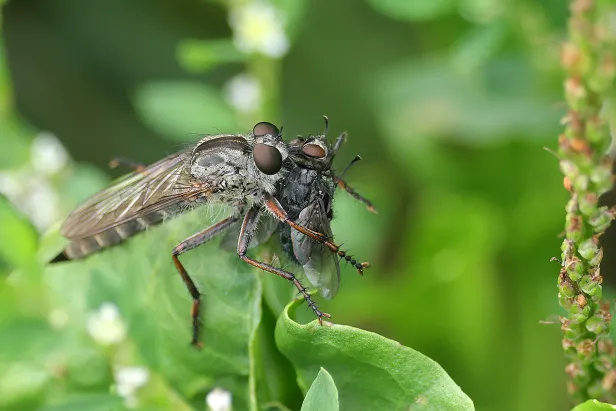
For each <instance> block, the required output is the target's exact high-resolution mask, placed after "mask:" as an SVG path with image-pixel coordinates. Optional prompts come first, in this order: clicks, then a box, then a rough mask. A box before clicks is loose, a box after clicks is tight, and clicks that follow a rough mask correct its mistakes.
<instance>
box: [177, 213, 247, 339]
mask: <svg viewBox="0 0 616 411" xmlns="http://www.w3.org/2000/svg"><path fill="white" fill-rule="evenodd" d="M236 221H237V217H235V216H231V217H227V218H225V219H224V220H222V221H220V222H219V223H216V224H214V225H213V226H211V227H208V228H206V229H205V230H203V231H199V232H198V233H197V234H194V235H192V236H191V237H188V238H187V239H186V240H184V241H182V242H181V243H180V244H178V245H177V246H176V247H175V248H174V249H173V254H172V258H173V263H174V264H175V268H177V270H178V273H180V276H181V277H182V281H184V284H186V288H187V289H188V292H189V293H190V296H191V297H192V300H193V302H192V309H191V310H190V315H191V316H192V340H191V342H190V343H191V344H192V345H193V346H195V347H200V343H199V326H200V320H199V311H200V308H201V294H199V290H198V289H197V286H195V283H194V282H193V280H192V278H190V276H189V275H188V273H187V272H186V269H185V268H184V266H183V265H182V263H181V262H180V260H179V258H178V257H179V256H180V255H181V254H184V253H185V252H186V251H189V250H192V249H193V248H195V247H198V246H200V245H201V244H204V243H206V242H207V241H209V240H211V239H212V238H214V237H216V236H217V235H218V234H220V233H222V232H223V231H224V230H226V229H227V228H229V227H231V226H232V225H233V223H235V222H236Z"/></svg>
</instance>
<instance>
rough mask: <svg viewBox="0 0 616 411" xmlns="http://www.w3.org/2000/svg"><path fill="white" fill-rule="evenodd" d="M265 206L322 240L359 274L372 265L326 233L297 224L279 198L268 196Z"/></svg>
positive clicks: (282, 218) (277, 216) (314, 238)
mask: <svg viewBox="0 0 616 411" xmlns="http://www.w3.org/2000/svg"><path fill="white" fill-rule="evenodd" d="M265 207H266V208H267V209H268V210H269V211H270V212H271V213H272V214H274V216H276V218H278V219H279V220H280V221H281V222H283V223H284V224H287V225H288V226H290V227H291V228H293V229H295V230H297V231H299V232H300V233H302V234H304V235H305V236H308V237H310V238H312V239H313V240H315V241H318V242H320V243H321V244H323V245H325V246H326V247H327V248H329V249H330V250H331V251H332V252H333V253H335V254H337V255H338V256H339V257H341V258H344V259H345V260H346V261H348V262H349V263H351V265H353V267H355V269H356V270H357V272H358V273H359V274H361V275H363V274H364V268H368V267H370V263H367V262H364V263H360V262H359V261H357V260H356V259H354V258H353V256H351V255H349V254H347V252H346V251H344V250H341V249H340V246H339V245H337V244H335V243H334V242H332V241H331V239H330V238H328V237H327V236H326V235H325V234H323V233H317V232H315V231H313V230H311V229H309V228H306V227H303V226H301V225H299V224H297V223H296V222H295V221H292V220H291V219H290V218H289V216H288V215H287V212H286V211H285V210H284V209H283V208H282V206H281V205H280V203H279V202H278V200H276V198H274V197H272V196H269V197H267V199H266V200H265Z"/></svg>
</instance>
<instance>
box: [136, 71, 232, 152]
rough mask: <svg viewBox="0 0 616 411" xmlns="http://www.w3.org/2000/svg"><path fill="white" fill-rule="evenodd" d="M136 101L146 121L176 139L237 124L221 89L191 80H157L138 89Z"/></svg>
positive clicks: (213, 131)
mask: <svg viewBox="0 0 616 411" xmlns="http://www.w3.org/2000/svg"><path fill="white" fill-rule="evenodd" d="M133 100H134V104H135V107H136V109H137V112H138V113H139V114H140V115H141V117H142V118H143V121H144V122H145V123H146V124H148V125H149V126H151V127H152V128H153V129H155V130H156V131H159V132H161V133H163V134H164V135H166V136H168V137H169V138H171V139H173V140H189V139H192V140H194V139H195V138H196V137H195V135H199V134H217V133H219V132H220V131H219V130H225V132H228V131H229V130H233V129H234V128H236V122H235V115H234V113H233V110H232V109H231V108H230V107H229V105H228V104H227V103H226V102H225V101H224V100H223V98H222V95H221V92H220V90H218V89H216V88H214V87H211V86H206V85H205V84H202V83H198V82H191V81H168V82H155V83H149V84H146V85H143V86H141V87H139V88H138V89H137V92H136V93H135V96H134V99H133Z"/></svg>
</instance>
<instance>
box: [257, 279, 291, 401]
mask: <svg viewBox="0 0 616 411" xmlns="http://www.w3.org/2000/svg"><path fill="white" fill-rule="evenodd" d="M266 274H269V273H266ZM270 276H271V277H275V276H273V275H271V274H270ZM275 279H276V278H275ZM278 280H280V279H278ZM280 282H283V283H286V281H280ZM266 287H267V285H265V284H264V291H265V288H266ZM288 302H289V300H288V299H287V303H288ZM276 318H277V317H274V316H273V315H272V313H271V312H270V310H269V309H268V308H267V307H264V310H263V315H262V317H261V323H260V324H259V328H258V330H257V335H256V337H255V339H254V341H253V344H252V347H251V351H252V353H253V355H252V361H253V363H252V364H253V367H254V372H252V373H251V377H253V381H254V384H255V385H256V393H257V399H258V404H259V406H260V407H261V408H263V407H264V406H266V405H267V404H270V405H269V406H268V407H266V408H268V409H271V408H274V405H272V404H274V403H276V404H279V405H280V406H283V405H284V406H285V408H287V407H288V408H290V409H294V410H296V409H298V408H299V405H300V404H301V400H302V393H301V391H300V390H299V387H298V386H297V381H296V379H295V371H294V369H293V366H292V365H291V363H290V362H289V360H287V359H286V358H285V357H284V356H283V355H282V354H281V353H280V351H278V349H277V348H276V342H275V341H274V334H275V328H276ZM261 408H260V409H261Z"/></svg>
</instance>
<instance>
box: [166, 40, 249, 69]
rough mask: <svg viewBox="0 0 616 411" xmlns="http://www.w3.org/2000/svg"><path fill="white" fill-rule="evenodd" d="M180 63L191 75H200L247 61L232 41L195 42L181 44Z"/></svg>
mask: <svg viewBox="0 0 616 411" xmlns="http://www.w3.org/2000/svg"><path fill="white" fill-rule="evenodd" d="M177 54H178V61H179V62H180V64H181V65H182V66H183V67H184V68H185V69H186V70H187V71H189V72H191V73H200V72H204V71H208V70H211V69H213V68H214V67H216V66H218V65H221V64H227V63H238V62H243V61H245V60H246V55H245V54H243V53H240V52H239V51H238V50H237V49H236V48H235V46H234V45H233V42H232V41H231V40H226V39H225V40H194V39H187V40H183V41H182V42H180V44H179V45H178V48H177Z"/></svg>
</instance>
